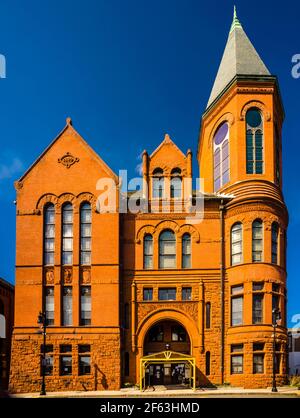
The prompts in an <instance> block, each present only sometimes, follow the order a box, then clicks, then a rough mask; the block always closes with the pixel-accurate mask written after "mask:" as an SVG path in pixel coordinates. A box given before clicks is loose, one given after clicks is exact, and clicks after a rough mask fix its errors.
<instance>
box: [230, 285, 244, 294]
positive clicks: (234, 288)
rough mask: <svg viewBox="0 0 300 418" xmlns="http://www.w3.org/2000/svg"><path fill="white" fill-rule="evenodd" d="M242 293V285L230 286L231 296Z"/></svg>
mask: <svg viewBox="0 0 300 418" xmlns="http://www.w3.org/2000/svg"><path fill="white" fill-rule="evenodd" d="M243 291H244V286H243V285H238V286H232V287H231V294H232V295H238V294H239V293H243Z"/></svg>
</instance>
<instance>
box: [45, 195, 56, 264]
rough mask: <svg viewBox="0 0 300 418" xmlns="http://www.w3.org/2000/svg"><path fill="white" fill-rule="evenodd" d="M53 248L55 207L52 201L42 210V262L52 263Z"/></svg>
mask: <svg viewBox="0 0 300 418" xmlns="http://www.w3.org/2000/svg"><path fill="white" fill-rule="evenodd" d="M54 250H55V208H54V205H53V204H52V203H50V204H49V205H47V206H46V207H45V210H44V264H45V265H46V266H53V265H54Z"/></svg>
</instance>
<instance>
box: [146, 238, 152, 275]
mask: <svg viewBox="0 0 300 418" xmlns="http://www.w3.org/2000/svg"><path fill="white" fill-rule="evenodd" d="M144 269H153V237H152V235H150V234H147V235H145V236H144Z"/></svg>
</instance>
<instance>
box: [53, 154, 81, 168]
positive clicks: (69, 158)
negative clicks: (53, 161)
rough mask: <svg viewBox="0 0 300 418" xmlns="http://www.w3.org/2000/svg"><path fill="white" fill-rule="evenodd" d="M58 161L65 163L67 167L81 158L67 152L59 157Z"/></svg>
mask: <svg viewBox="0 0 300 418" xmlns="http://www.w3.org/2000/svg"><path fill="white" fill-rule="evenodd" d="M58 162H59V163H61V164H62V165H64V166H65V167H66V168H70V167H71V166H72V165H73V164H75V163H78V162H79V158H77V157H74V156H73V155H72V154H70V153H69V152H67V153H66V154H65V155H63V156H62V157H61V158H59V159H58Z"/></svg>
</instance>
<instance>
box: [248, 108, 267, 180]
mask: <svg viewBox="0 0 300 418" xmlns="http://www.w3.org/2000/svg"><path fill="white" fill-rule="evenodd" d="M246 125H247V126H246V160H247V163H246V167H247V174H263V170H264V160H263V142H264V138H263V119H262V115H261V112H260V111H259V110H258V109H256V108H252V109H249V110H248V112H247V114H246Z"/></svg>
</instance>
